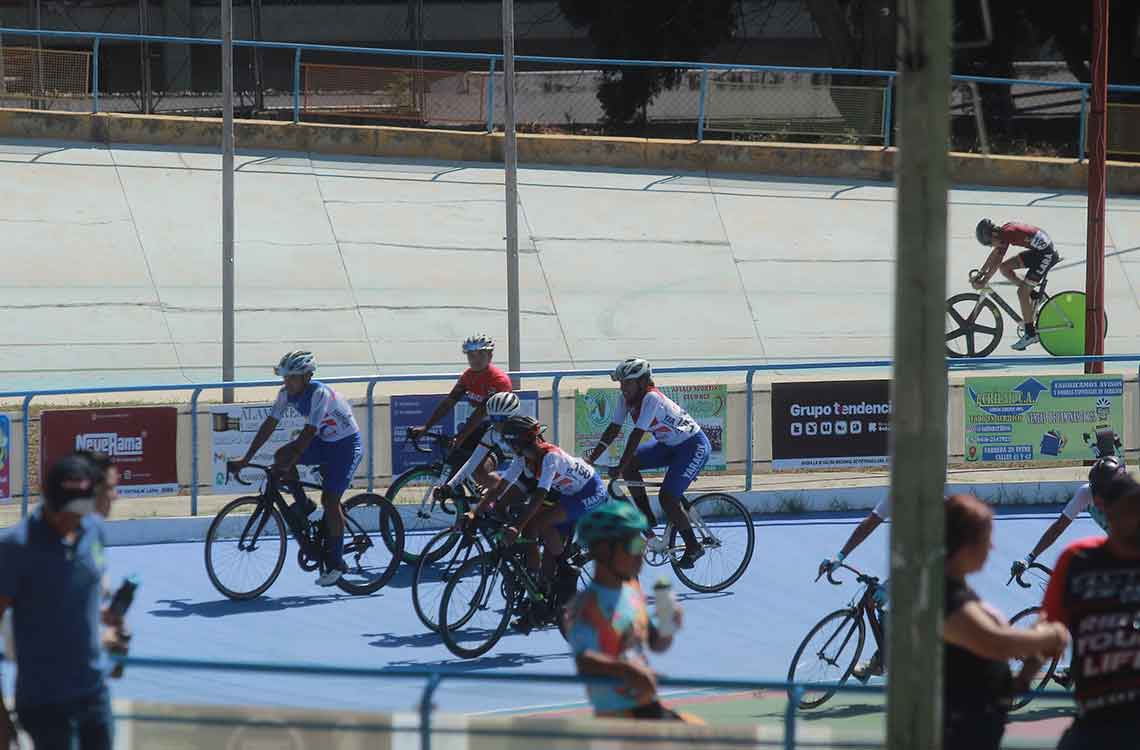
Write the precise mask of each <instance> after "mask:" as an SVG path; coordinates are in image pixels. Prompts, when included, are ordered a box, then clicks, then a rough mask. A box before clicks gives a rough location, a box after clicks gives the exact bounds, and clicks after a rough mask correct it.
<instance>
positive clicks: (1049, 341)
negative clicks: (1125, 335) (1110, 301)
mask: <svg viewBox="0 0 1140 750" xmlns="http://www.w3.org/2000/svg"><path fill="white" fill-rule="evenodd" d="M1085 303H1086V300H1085V293H1084V292H1075V291H1068V292H1060V293H1058V294H1054V295H1053V296H1052V297H1050V298H1049V299H1047V300H1045V304H1043V305H1041V309H1040V310H1039V311H1038V312H1037V336H1038V337H1039V338H1040V339H1041V348H1042V349H1044V350H1045V351H1047V352H1049V353H1050V354H1052V355H1053V356H1054V357H1079V356H1081V355H1083V354H1084V353H1085ZM1104 333H1105V334H1106V335H1107V333H1108V315H1107V314H1106V315H1105V316H1104Z"/></svg>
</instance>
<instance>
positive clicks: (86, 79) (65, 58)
mask: <svg viewBox="0 0 1140 750" xmlns="http://www.w3.org/2000/svg"><path fill="white" fill-rule="evenodd" d="M90 71H91V53H90V52H72V51H69V50H54V49H36V48H35V47H4V46H0V106H2V107H27V106H33V107H42V108H44V109H55V108H65V106H66V102H69V101H74V100H76V99H82V100H83V101H84V102H86V101H87V100H88V98H89V97H90V93H91V87H90V81H91V79H90Z"/></svg>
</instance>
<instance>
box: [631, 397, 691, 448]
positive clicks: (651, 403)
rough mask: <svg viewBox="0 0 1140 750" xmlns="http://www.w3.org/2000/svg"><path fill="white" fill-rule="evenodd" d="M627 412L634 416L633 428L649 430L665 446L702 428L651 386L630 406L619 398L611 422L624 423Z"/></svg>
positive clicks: (681, 441) (684, 438)
mask: <svg viewBox="0 0 1140 750" xmlns="http://www.w3.org/2000/svg"><path fill="white" fill-rule="evenodd" d="M627 414H628V415H630V416H631V417H632V418H633V426H634V427H636V428H637V429H639V430H644V431H645V432H648V433H649V434H651V435H653V439H654V440H656V441H657V442H659V443H664V444H665V445H680V444H681V443H683V442H685V441H686V440H688V439H689V438H691V437H692V436H693V435H695V434H697V433H698V432H700V431H701V426H700V425H699V424H697V422H696V420H694V419H693V418H692V417H690V416H689V415H688V413H686V412H685V410H684V409H682V408H681V407H680V406H677V404H675V403H673V401H672V400H670V399H669V398H668V397H667V396H666V395H665V394H664V393H662V392H661V391H659V390H657V388H656V387H654V386H650V387H649V390H647V391H646V392H645V395H644V396H642V397H641V401H640V402H639V403H637V404H633V405H630V404H627V403H626V402H625V399H624V398H621V399H618V405H617V409H616V410H614V416H613V418H612V419H611V420H610V421H611V422H612V423H613V424H616V425H620V424H622V423H623V422H625V418H626V415H627Z"/></svg>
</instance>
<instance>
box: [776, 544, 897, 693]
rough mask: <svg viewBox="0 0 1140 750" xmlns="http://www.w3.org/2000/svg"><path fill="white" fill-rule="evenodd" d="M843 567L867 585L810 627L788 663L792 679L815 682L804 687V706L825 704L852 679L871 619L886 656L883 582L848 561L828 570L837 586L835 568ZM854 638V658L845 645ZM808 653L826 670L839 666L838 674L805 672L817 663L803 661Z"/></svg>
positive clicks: (878, 641) (881, 648)
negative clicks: (818, 640)
mask: <svg viewBox="0 0 1140 750" xmlns="http://www.w3.org/2000/svg"><path fill="white" fill-rule="evenodd" d="M840 568H845V569H847V570H849V571H851V572H852V573H854V574H855V577H856V581H857V582H858V583H860V584H862V585H863V586H865V588H864V589H863V593H862V594H860V595H858V596H856V597H855V598H854V599H852V600H851V602H850V604H848V605H847V606H846V607H844V608H843V609H837V610H835V611H834V612H832V613H831V614H828V615H826V616H825V617H824V618H823V619H822V620H820V621H819V622H817V623H816V624H815V626H814V627H813V628H812V629H811V630H809V631H808V634H807V636H805V637H804V639H803V641H802V642H801V643H800V647H799V648H797V649H796V653H795V655H794V656H793V657H792V663H791V665H790V666H789V667H788V682H794V683H798V684H801V685H802V684H804V683H811V684H812V685H813V688H811V689H805V690H804V693H803V696H802V697H801V699H800V702H799V707H800V708H805V709H806V708H818V707H820V706H822V705H823V704H824V703H826V702H827V700H828V699H830V698H831V696H833V695H835V691H836V690H838V689H839V688H840V687H842V686H843V685H844V684H845V683H846V682H847V680H848V679H850V677H851V673H852V672H853V671H854V670H855V665H856V664H858V663H859V657H860V656H861V655H862V653H863V644H864V643H865V641H866V637H867V623H868V622H869V623H870V625H871V636H872V637H873V638H874V639H875V645H876V646H877V647H878V649H879V653H880V654H882V655H883V658H885V651H884V644H885V643H886V640H885V638H884V637H883V634H884V630H883V626H884V623H883V619H882V614H883V611H882V609H881V608H880V607H879V605H878V604H877V603H876V601H877V599H878V597H879V591H880V590H882V588H883V586H882V584H881V583H880V582H879V579H878V578H876V577H875V576H869V575H866V574H864V573H861V572H859V571H858V570H856V569H855V568H853V567H851V566H850V565H847V564H845V563H840V564H839V566H838V567H837V568H835V569H834V570H828V571H827V581H828V583H830V584H832V585H834V586H839V585H841V584H842V581H837V580H835V577H834V573H835V570H838V569H840ZM822 576H823V573H820V575H818V576H816V578H815V580H817V581H818V580H819V579H820V578H821V577H822ZM817 635H820V636H823V637H824V640H823V641H822V642H821V643H820V644H819V645H818V647H817V646H816V645H815V644H814V643H813V639H815V638H816V636H817ZM852 642H854V646H855V648H854V650H853V651H852V652H851V655H850V658H848V657H844V656H843V651H844V649H846V648H847V647H848V646H849V645H851V644H852ZM832 649H833V651H832ZM806 655H812V656H814V657H815V658H816V659H817V660H818V662H817V663H818V665H819V666H820V667H822V669H821V671H825V670H826V668H827V667H834V668H836V669H837V670H839V671H838V673H837V674H838V676H837V677H836V676H833V675H831V676H829V675H827V674H826V673H824V674H820V675H810V676H805V673H806V672H808V670H810V669H811V668H812V666H813V664H811V663H806V662H805V663H804V664H800V659H801V657H804V656H806ZM813 696H814V697H813ZM788 697H789V699H791V698H793V697H794V695H793V694H792V691H791V690H790V689H789V691H788Z"/></svg>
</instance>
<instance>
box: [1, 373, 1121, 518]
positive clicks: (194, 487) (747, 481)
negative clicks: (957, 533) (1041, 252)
mask: <svg viewBox="0 0 1140 750" xmlns="http://www.w3.org/2000/svg"><path fill="white" fill-rule="evenodd" d="M1086 362H1106V363H1110V362H1140V354H1109V355H1104V356H1100V357H1084V356H1082V357H1050V356H1035V357H986V358H975V359H967V358H963V359H947V360H946V364H947V369H949V370H951V371H954V370H969V369H976V368H978V367H985V368H992V367H1025V366H1030V365H1051V366H1057V365H1078V364H1081V365H1083V364H1085V363H1086ZM891 365H892V362H891V360H889V359H871V360H851V361H847V360H835V361H830V362H777V363H765V364H740V365H702V366H694V367H658V368H655V369H654V373H656V374H660V375H697V374H725V373H744V375H745V413H746V424H745V457H744V489H745V491H750V490H751V489H752V470H753V467H754V465H755V453H754V446H755V440H754V429H753V424H752V422H753V415H754V403H753V402H754V397H755V393H754V388H753V380H754V378H755V375H756V373H758V372H781V371H822V370H846V369H852V370H863V369H881V368H889V367H891ZM610 372H611V370H609V369H594V370H521V371H518V372H512V373H511V374H512V375H516V376H518V377H519V378H520V379H522V378H530V379H549V380H551V397H552V406H551V408H552V417H551V437H552V439H553V440H554V442H555V443H558V442H559V439H560V435H561V433H560V426H561V419H560V416H559V411H560V408H559V407H560V397H561V383H562V380H563V379H564V378H567V377H581V378H591V377H605V376H608V375H609V374H610ZM457 377H458V374H457V373H425V374H407V375H364V376H345V377H329V378H321V381H322V382H325V383H330V384H337V383H366V384H367V390H366V396H365V409H366V414H367V420H366V424H365V428H364V433H365V437H366V443H367V450H368V461H367V466H368V490H369V491H370V492H371V491H373V490H374V480H375V476H376V471H375V451H376V440H377V436H376V425H375V422H376V419H375V406H374V403H373V402H374V392H375V387H376V384H377V383H410V382H431V381H441V380H442V381H447V380H454V379H455V378H457ZM280 385H281V381H280V380H249V381H236V382H229V383H226V382H214V383H172V384H163V385H133V386H113V385H112V386H97V387H77V388H44V389H36V390H25V391H0V399H16V398H18V399H22V406H21V416H22V425H21V427H22V435H23V440H22V447H21V455H22V459H23V492H22V496H21V506H20V507H21V513H22V514H23V515H27V512H28V506H29V503H30V499H31V482H29V481H28V477H29V476H30V469H31V440H30V438H31V405H32V400H33V399H35V398H38V397H41V396H76V395H91V394H98V393H148V392H149V393H155V392H160V391H170V392H185V391H189V392H190V441H191V445H190V512H191V515H197V512H198V495H199V481H198V476H199V461H198V432H199V429H198V400H199V397H200V396H201V394H202V392H203V391H206V390H220V389H225V388H233V389H242V388H270V387H274V388H275V387H279V386H280Z"/></svg>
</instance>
